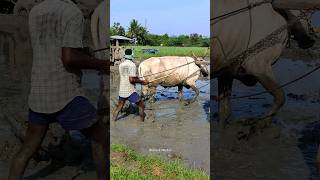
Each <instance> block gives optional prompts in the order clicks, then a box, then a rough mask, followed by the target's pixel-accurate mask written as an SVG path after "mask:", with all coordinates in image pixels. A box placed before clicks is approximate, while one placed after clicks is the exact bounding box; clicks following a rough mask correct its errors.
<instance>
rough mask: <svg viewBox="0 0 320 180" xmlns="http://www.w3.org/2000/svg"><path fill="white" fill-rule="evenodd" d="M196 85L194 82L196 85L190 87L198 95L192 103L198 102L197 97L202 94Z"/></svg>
mask: <svg viewBox="0 0 320 180" xmlns="http://www.w3.org/2000/svg"><path fill="white" fill-rule="evenodd" d="M195 84H196V83H195V82H194V84H192V85H190V87H191V88H192V90H193V91H194V92H195V93H196V95H195V96H194V97H193V98H192V100H191V101H190V102H191V103H193V102H194V101H196V100H197V97H198V96H199V94H200V92H199V89H198V88H197V87H196V85H195Z"/></svg>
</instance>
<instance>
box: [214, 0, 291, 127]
mask: <svg viewBox="0 0 320 180" xmlns="http://www.w3.org/2000/svg"><path fill="white" fill-rule="evenodd" d="M250 2H251V1H250ZM255 2H257V1H255ZM247 6H248V4H247V1H245V0H243V1H239V0H213V2H212V3H211V9H212V11H211V30H212V34H211V38H212V41H211V43H212V44H211V50H212V52H211V53H210V54H211V59H212V62H213V65H212V69H213V70H212V76H211V78H218V86H219V87H218V94H219V96H218V99H219V122H220V125H222V126H224V125H225V122H226V120H227V119H228V118H229V117H230V114H231V110H230V109H231V108H230V105H231V104H230V95H231V89H232V81H233V79H238V80H240V81H241V82H243V83H244V84H245V85H248V86H253V85H255V84H256V83H257V82H259V83H260V84H261V85H262V86H263V87H264V88H265V89H266V90H268V91H269V92H270V93H271V95H272V96H273V97H274V104H273V106H272V109H271V110H270V111H269V112H268V113H267V114H266V115H265V117H264V119H266V120H267V121H266V122H268V123H269V122H270V119H271V118H266V117H271V116H273V115H274V114H275V113H276V112H277V111H278V110H279V109H280V107H281V106H282V105H283V104H284V93H283V91H282V89H281V88H277V87H278V86H279V85H278V83H277V82H276V80H275V78H274V75H273V71H272V64H274V63H275V62H276V61H277V59H278V58H279V56H280V55H281V52H282V50H283V49H284V48H285V46H286V43H287V40H288V32H287V28H286V26H287V22H286V20H285V19H284V18H283V17H282V16H281V15H280V14H278V13H277V12H276V11H275V10H274V9H273V7H272V5H271V4H270V3H264V4H261V5H259V6H257V7H254V8H252V9H251V11H249V10H245V11H242V12H239V13H235V14H231V15H229V16H224V17H221V18H217V17H219V16H221V15H224V14H227V13H229V12H233V11H236V10H238V9H241V8H243V7H247ZM276 31H278V33H275V34H274V35H273V36H270V35H271V34H272V33H274V32H276ZM268 37H272V38H268ZM254 47H256V48H254ZM251 48H252V51H250V53H248V54H250V55H249V56H242V57H241V56H239V55H240V54H242V53H243V52H244V51H246V50H247V49H251Z"/></svg>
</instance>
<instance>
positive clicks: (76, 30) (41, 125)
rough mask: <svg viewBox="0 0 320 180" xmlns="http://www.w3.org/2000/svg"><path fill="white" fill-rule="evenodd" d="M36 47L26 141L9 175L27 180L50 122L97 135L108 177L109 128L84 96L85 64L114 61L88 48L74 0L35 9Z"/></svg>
mask: <svg viewBox="0 0 320 180" xmlns="http://www.w3.org/2000/svg"><path fill="white" fill-rule="evenodd" d="M29 27H30V33H31V42H32V48H33V64H32V74H31V90H30V95H29V108H30V110H29V119H28V127H27V132H26V136H25V139H24V143H23V145H22V147H21V149H20V150H19V152H18V153H17V154H16V156H15V157H14V159H13V161H12V165H11V167H10V172H9V180H21V179H22V178H23V174H24V171H25V169H26V167H27V164H28V162H29V160H30V159H31V157H32V156H33V155H34V153H35V152H36V151H37V150H38V149H39V147H40V146H41V143H42V141H43V139H44V137H45V135H46V132H47V130H48V128H49V125H50V124H51V123H53V122H58V123H59V124H60V125H61V126H62V127H63V128H64V129H65V130H66V131H71V130H79V131H81V132H82V133H83V134H84V135H85V136H87V137H89V138H91V140H92V155H93V159H94V162H95V167H96V171H97V179H99V180H106V179H107V178H108V177H109V175H108V174H107V163H108V162H107V152H108V151H107V147H108V144H107V133H106V128H105V126H104V125H103V123H102V122H97V118H96V114H97V112H96V109H95V107H94V106H93V105H92V104H91V103H90V102H89V100H88V99H87V98H86V97H85V96H84V92H83V90H82V87H81V69H95V70H102V71H103V70H105V71H106V72H107V71H108V70H109V61H105V60H99V59H96V58H93V57H91V56H89V55H87V54H86V53H84V52H83V48H84V46H85V45H84V44H83V37H84V28H85V27H84V17H83V14H82V12H81V11H80V9H79V8H78V7H77V5H76V4H75V3H74V2H72V1H71V0H45V1H43V2H42V3H40V4H38V5H37V6H35V7H34V8H33V9H32V10H31V12H30V15H29Z"/></svg>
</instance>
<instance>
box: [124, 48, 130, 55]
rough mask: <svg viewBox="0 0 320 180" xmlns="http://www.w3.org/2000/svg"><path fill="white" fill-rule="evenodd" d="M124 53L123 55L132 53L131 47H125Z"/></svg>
mask: <svg viewBox="0 0 320 180" xmlns="http://www.w3.org/2000/svg"><path fill="white" fill-rule="evenodd" d="M124 54H125V55H132V49H126V50H125V51H124Z"/></svg>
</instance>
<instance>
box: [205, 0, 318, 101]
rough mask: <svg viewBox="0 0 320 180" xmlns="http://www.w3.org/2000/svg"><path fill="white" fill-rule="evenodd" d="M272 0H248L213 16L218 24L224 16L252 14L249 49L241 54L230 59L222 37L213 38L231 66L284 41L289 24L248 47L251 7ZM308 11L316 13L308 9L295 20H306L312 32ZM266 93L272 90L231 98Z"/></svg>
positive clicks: (217, 99) (238, 64) (240, 63)
mask: <svg viewBox="0 0 320 180" xmlns="http://www.w3.org/2000/svg"><path fill="white" fill-rule="evenodd" d="M271 2H272V1H270V0H266V1H262V2H258V3H251V4H249V0H247V4H249V5H248V6H247V7H244V8H240V9H238V10H235V11H232V12H229V13H226V14H224V15H221V16H217V17H215V18H212V19H210V20H211V21H215V20H217V21H216V22H213V24H216V23H217V22H219V20H221V19H224V18H228V17H230V16H233V15H236V14H239V13H242V12H244V11H247V10H249V16H250V31H249V32H250V36H249V40H248V44H247V49H246V50H245V51H244V52H242V53H241V54H239V55H238V56H236V57H234V58H231V59H229V60H228V58H227V55H226V51H225V50H224V48H223V44H222V41H221V39H220V38H219V37H218V36H213V37H212V38H213V39H216V40H217V42H218V43H219V45H220V47H221V51H222V54H223V56H224V58H225V60H228V62H231V63H230V64H229V66H232V65H235V66H238V67H241V65H242V64H243V62H244V61H245V60H246V59H248V58H250V57H252V56H254V55H256V54H258V53H259V52H261V51H263V50H265V49H267V48H269V47H271V46H273V45H276V44H278V43H282V41H281V39H280V38H279V35H280V34H281V33H282V32H284V31H285V30H287V29H288V24H286V25H283V26H281V27H280V28H278V29H277V30H275V31H274V32H272V33H271V34H270V35H268V36H267V37H265V38H263V39H262V40H260V41H259V42H258V43H256V44H255V45H253V46H252V47H250V48H249V47H248V45H249V44H250V39H251V33H252V13H251V9H252V8H254V7H257V6H260V5H263V4H266V3H271ZM308 13H310V16H312V14H313V13H314V11H312V12H310V10H308V11H305V12H302V13H301V14H300V15H299V16H298V17H297V19H296V20H295V21H294V22H296V21H299V20H301V19H303V20H305V21H306V22H307V24H308V29H309V31H310V32H312V29H313V28H312V24H311V21H310V16H309V17H308V15H307V14H308ZM294 22H293V23H294ZM288 38H289V37H287V39H286V41H288ZM319 69H320V65H319V66H317V67H315V68H314V69H312V70H311V71H309V72H307V73H305V74H303V75H301V76H299V77H298V78H295V79H294V80H291V81H289V82H287V83H284V84H282V85H280V86H279V87H276V88H274V89H273V90H271V91H274V90H277V89H280V88H283V87H286V86H288V85H291V84H293V83H295V82H297V81H299V80H301V79H303V78H305V77H307V76H309V75H311V74H312V73H314V72H315V71H317V70H319ZM221 71H223V69H221V70H219V71H217V72H215V73H214V74H213V77H217V76H219V75H220V73H221ZM266 93H270V91H267V90H266V91H262V92H259V93H254V94H249V95H244V96H238V97H232V98H231V99H243V98H249V97H254V96H258V95H262V94H266ZM221 98H223V97H215V100H216V101H219V100H220V99H221Z"/></svg>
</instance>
